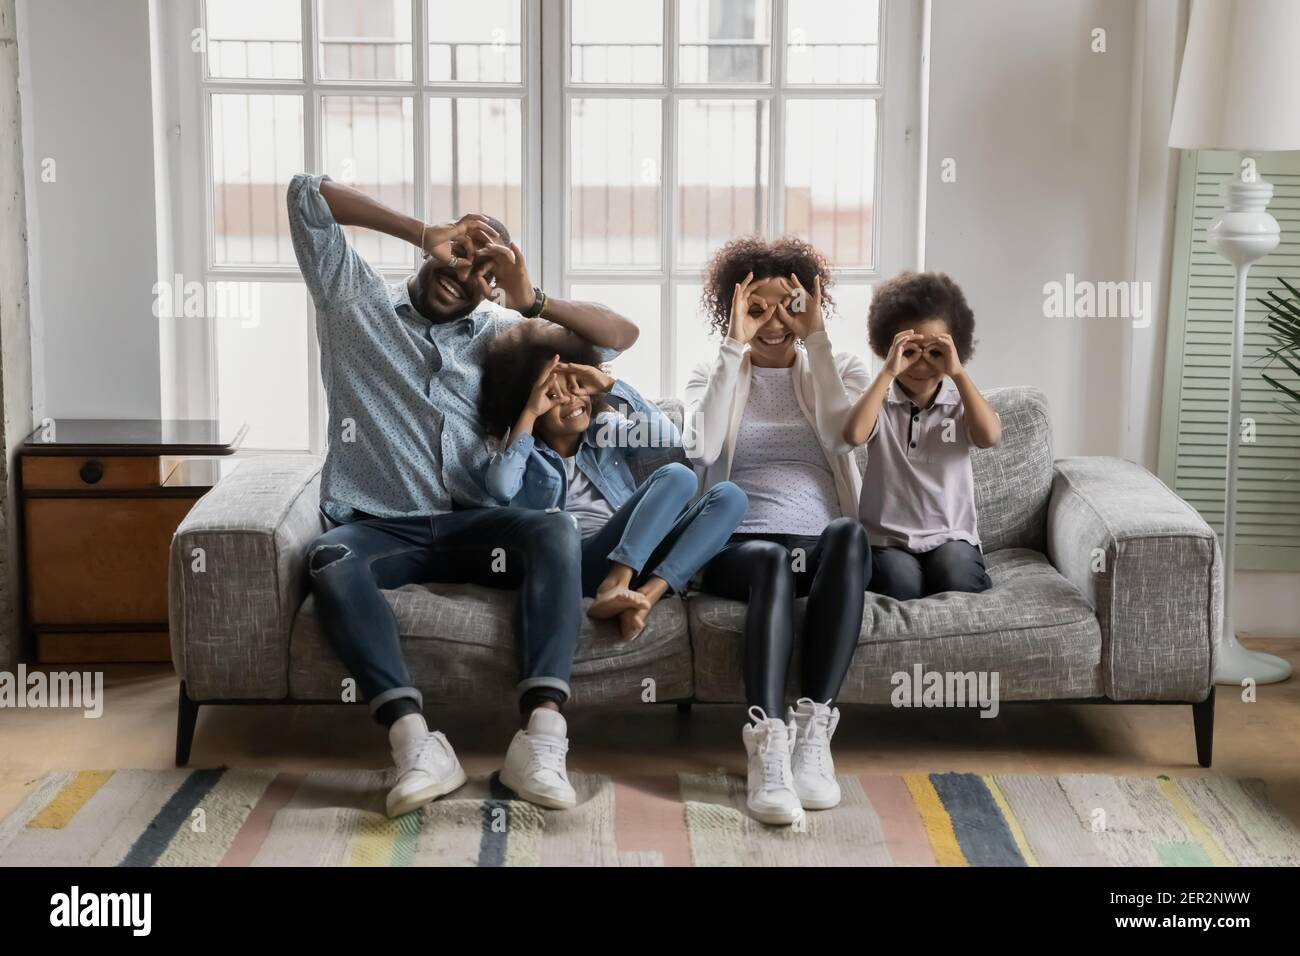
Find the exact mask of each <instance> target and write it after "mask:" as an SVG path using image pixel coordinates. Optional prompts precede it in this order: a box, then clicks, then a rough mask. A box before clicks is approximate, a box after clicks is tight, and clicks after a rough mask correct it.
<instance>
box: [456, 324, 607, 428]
mask: <svg viewBox="0 0 1300 956" xmlns="http://www.w3.org/2000/svg"><path fill="white" fill-rule="evenodd" d="M556 355H558V356H560V361H561V362H570V363H572V364H575V365H591V366H594V367H599V366H600V353H599V352H597V351H596V347H595V346H594V345H592V344H591V343H590V342H588V341H586V340H585V339H583V338H581V337H580V336H578V335H575V334H574V333H573V332H570V331H569V330H568V329H565V328H562V327H560V326H558V325H556V324H555V323H553V322H547V321H546V320H545V319H524V320H523V321H522V322H520V323H518V324H517V325H515V326H514V327H513V328H511V329H509V330H508V331H506V332H503V333H501V334H500V335H498V336H497V337H496V338H494V339H493V340H492V341H491V342H490V343H489V344H488V347H487V352H486V354H484V356H483V380H482V385H481V387H480V389H479V396H478V412H479V418H480V419H482V421H483V427H484V429H485V430H486V431H487V433H488V434H489V435H492V436H493V437H496V438H501V437H502V436H504V435H505V433H506V432H507V431H509V430H510V429H511V428H512V427H514V424H515V422H516V421H518V420H519V413H520V412H522V411H523V410H524V406H525V405H526V404H528V396H529V395H530V394H531V393H532V390H533V383H534V382H536V381H537V376H539V375H541V374H542V369H543V368H545V367H546V363H547V362H549V361H550V360H551V359H552V358H553V357H555V356H556ZM608 407H609V406H608V403H607V402H605V400H604V399H603V398H602V397H601V396H599V395H593V396H592V400H591V414H592V417H593V418H594V417H595V416H596V415H597V414H599V413H600V412H601V411H604V410H605V409H606V408H608Z"/></svg>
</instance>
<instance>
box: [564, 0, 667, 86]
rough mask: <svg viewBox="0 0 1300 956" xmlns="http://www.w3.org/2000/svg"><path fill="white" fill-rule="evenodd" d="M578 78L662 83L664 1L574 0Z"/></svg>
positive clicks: (573, 38)
mask: <svg viewBox="0 0 1300 956" xmlns="http://www.w3.org/2000/svg"><path fill="white" fill-rule="evenodd" d="M569 13H570V20H569V23H570V36H569V40H570V53H569V56H570V62H571V63H572V69H571V71H570V72H571V76H572V79H573V81H574V82H575V83H662V82H663V78H664V48H663V43H664V40H663V37H664V8H663V0H637V2H636V3H610V2H609V0H570V4H569Z"/></svg>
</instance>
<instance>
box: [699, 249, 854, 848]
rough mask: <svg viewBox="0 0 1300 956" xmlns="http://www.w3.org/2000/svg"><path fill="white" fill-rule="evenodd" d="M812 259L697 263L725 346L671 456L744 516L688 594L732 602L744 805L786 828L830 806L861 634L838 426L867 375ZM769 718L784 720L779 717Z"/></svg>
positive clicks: (844, 453) (722, 255) (836, 794)
mask: <svg viewBox="0 0 1300 956" xmlns="http://www.w3.org/2000/svg"><path fill="white" fill-rule="evenodd" d="M831 281H832V279H831V274H830V268H829V266H828V265H827V262H826V260H825V258H824V257H823V256H822V255H821V254H820V253H819V252H818V251H817V250H816V249H815V248H813V247H812V246H811V245H809V244H808V243H805V242H802V241H800V240H798V239H792V238H787V239H780V240H777V241H775V242H767V241H765V240H762V239H757V238H744V239H736V240H733V241H732V242H729V243H728V244H727V245H725V246H723V247H722V249H720V250H719V251H718V253H717V254H716V255H715V256H714V257H713V260H712V262H710V263H709V267H708V271H707V273H706V278H705V289H704V308H705V312H706V314H707V316H708V320H709V324H710V326H711V327H712V328H713V330H714V331H716V332H718V333H721V334H722V335H723V336H724V338H723V340H722V344H721V346H720V347H719V349H718V355H717V358H715V359H714V360H713V362H712V363H705V364H703V365H701V366H699V367H698V368H696V370H695V372H694V373H693V374H692V376H691V378H690V381H689V383H688V384H687V386H686V406H687V409H686V442H685V444H686V451H687V454H688V455H689V456H690V458H691V460H692V461H693V462H694V463H695V464H696V465H697V467H699V468H701V469H702V470H703V472H704V487H706V488H709V487H712V486H713V485H715V484H716V483H718V482H721V481H726V480H730V481H732V482H734V483H735V484H736V485H738V486H740V489H741V490H742V491H743V492H745V494H746V495H747V496H748V499H749V510H748V513H747V514H746V516H745V519H744V521H743V522H742V523H741V524H740V526H739V527H738V528H737V530H736V533H735V534H734V535H732V537H731V540H730V542H729V543H728V544H727V546H726V547H725V548H723V549H722V550H721V551H720V552H719V553H718V555H717V556H716V557H714V558H713V559H712V560H711V561H709V563H708V564H707V565H705V567H704V573H703V580H702V585H701V586H702V588H703V589H704V590H705V591H707V592H709V593H711V594H716V595H719V596H721V597H726V598H732V599H734V600H740V601H747V602H748V603H749V608H748V612H747V614H746V618H745V693H746V697H747V702H748V704H749V718H750V719H749V723H747V724H746V726H745V727H744V729H743V734H742V736H743V739H744V742H745V749H746V752H747V753H748V756H749V763H748V778H749V779H748V804H749V808H750V812H751V813H753V814H754V816H755V817H756V818H757V819H759V820H761V821H762V822H764V823H772V824H789V823H793V822H794V820H795V819H797V818H798V817H799V816H800V814H801V813H802V810H804V809H808V810H813V809H817V810H821V809H827V808H830V807H833V806H835V805H837V804H838V803H839V800H840V788H839V784H838V783H837V782H836V780H835V767H834V763H833V762H832V760H831V755H830V740H831V736H832V735H833V734H834V732H835V727H836V725H837V724H838V722H839V711H838V710H837V709H836V708H835V707H834V706H833V701H834V698H835V696H836V694H838V693H839V688H840V684H841V683H843V681H844V676H845V674H846V673H847V672H848V668H849V664H850V662H851V661H852V659H853V651H854V648H855V647H856V646H857V641H858V633H859V631H860V629H861V626H862V608H863V601H864V597H863V592H864V590H865V588H866V583H867V581H869V580H870V577H871V574H870V565H871V549H870V548H869V547H868V546H867V537H866V533H865V532H864V530H863V528H862V525H861V523H860V522H859V520H858V517H857V515H858V498H859V495H860V492H861V485H862V482H861V477H860V476H859V473H858V469H857V467H856V465H855V463H854V461H853V456H852V449H851V448H850V446H849V445H848V443H847V442H845V441H844V437H843V431H844V423H845V419H846V418H847V416H848V413H849V409H850V408H851V407H852V405H853V403H854V401H855V400H856V399H857V397H858V396H859V395H860V394H861V393H862V392H863V391H864V390H865V389H866V387H867V385H868V383H869V381H870V378H869V375H868V370H867V367H866V366H865V364H864V363H863V362H862V361H861V360H859V359H858V358H856V357H855V356H852V355H848V354H833V353H832V351H831V344H830V340H829V339H828V338H827V336H826V329H825V314H826V313H827V312H829V311H830V308H831V305H832V302H831V299H830V297H829V295H826V294H825V293H824V291H823V290H824V289H826V287H828V286H829V285H830V284H831ZM804 596H807V598H808V605H807V614H806V616H805V619H804V625H803V635H804V647H803V673H802V674H801V676H800V681H801V695H800V698H799V700H798V701H797V702H796V705H795V706H794V707H793V708H791V709H789V710H786V709H785V706H784V705H785V700H784V694H785V687H786V672H787V670H788V668H789V665H790V655H791V651H792V649H793V646H794V617H793V613H794V608H793V605H794V600H795V598H796V597H804ZM783 711H784V717H785V719H782V714H783Z"/></svg>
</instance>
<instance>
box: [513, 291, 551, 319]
mask: <svg viewBox="0 0 1300 956" xmlns="http://www.w3.org/2000/svg"><path fill="white" fill-rule="evenodd" d="M544 308H546V293H545V292H543V291H542V290H541V289H539V288H538V287H537V286H533V304H532V305H530V306H529V307H528V309H527V310H526V311H523V312H520V313H519V314H520V315H522V316H523V317H524V318H525V319H535V318H537V317H538V316H539V315H541V314H542V309H544Z"/></svg>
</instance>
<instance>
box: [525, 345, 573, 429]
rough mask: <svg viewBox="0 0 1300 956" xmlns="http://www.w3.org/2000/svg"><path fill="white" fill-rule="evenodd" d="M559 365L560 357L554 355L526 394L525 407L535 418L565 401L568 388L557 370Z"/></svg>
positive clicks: (567, 396) (567, 395)
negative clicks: (530, 390) (526, 402)
mask: <svg viewBox="0 0 1300 956" xmlns="http://www.w3.org/2000/svg"><path fill="white" fill-rule="evenodd" d="M559 367H560V357H559V356H558V355H556V356H554V357H553V358H552V359H551V360H550V361H549V362H547V363H546V367H545V368H543V369H542V374H541V375H539V376H537V381H535V382H534V383H533V390H532V392H531V393H529V395H528V404H527V405H526V406H525V409H526V410H527V411H528V412H529V413H530V414H531V415H533V416H534V417H535V418H541V417H542V416H543V415H545V414H546V413H547V412H549V411H550V410H551V409H552V408H554V407H555V406H556V405H559V404H560V403H561V402H564V401H567V400H568V398H569V390H568V388H567V387H566V384H565V382H564V377H563V376H562V375H560V374H559V373H558V371H557V369H559Z"/></svg>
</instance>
